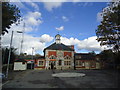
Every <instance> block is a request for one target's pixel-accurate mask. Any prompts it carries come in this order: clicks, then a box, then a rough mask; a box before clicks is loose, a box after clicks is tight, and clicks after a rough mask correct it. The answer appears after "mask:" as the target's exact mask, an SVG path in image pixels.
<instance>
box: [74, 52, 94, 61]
mask: <svg viewBox="0 0 120 90" xmlns="http://www.w3.org/2000/svg"><path fill="white" fill-rule="evenodd" d="M75 60H95V55H92V54H89V53H75Z"/></svg>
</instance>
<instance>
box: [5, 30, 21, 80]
mask: <svg viewBox="0 0 120 90" xmlns="http://www.w3.org/2000/svg"><path fill="white" fill-rule="evenodd" d="M13 32H14V31H12V34H11V40H10V50H9V54H8V63H7V70H6V78H8V70H9V63H10V56H11V47H12V40H13ZM17 33H20V31H17Z"/></svg>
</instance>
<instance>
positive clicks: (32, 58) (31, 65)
mask: <svg viewBox="0 0 120 90" xmlns="http://www.w3.org/2000/svg"><path fill="white" fill-rule="evenodd" d="M33 50H34V47H32V60H33ZM31 69H32V62H31Z"/></svg>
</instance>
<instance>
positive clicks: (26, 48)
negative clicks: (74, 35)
mask: <svg viewBox="0 0 120 90" xmlns="http://www.w3.org/2000/svg"><path fill="white" fill-rule="evenodd" d="M10 37H11V31H10V32H9V34H5V35H4V36H3V37H2V40H1V42H2V46H9V44H10ZM21 40H22V35H21V34H19V33H17V32H16V31H14V34H13V43H12V46H14V47H15V48H17V51H16V52H17V53H19V52H20V46H21ZM41 40H42V41H43V42H44V43H43V42H41ZM52 40H53V37H51V36H50V35H47V34H44V35H42V36H40V37H34V36H32V35H28V34H24V39H23V48H22V52H24V53H27V54H32V50H31V48H32V47H34V48H35V51H34V53H35V52H38V51H43V49H44V48H45V47H46V44H47V43H48V42H51V41H52Z"/></svg>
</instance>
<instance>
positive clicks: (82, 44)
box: [2, 2, 107, 55]
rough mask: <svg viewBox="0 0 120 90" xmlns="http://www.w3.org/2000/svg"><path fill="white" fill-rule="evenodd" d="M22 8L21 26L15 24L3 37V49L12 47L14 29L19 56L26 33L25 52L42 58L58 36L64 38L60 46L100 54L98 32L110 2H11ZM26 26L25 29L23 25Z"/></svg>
mask: <svg viewBox="0 0 120 90" xmlns="http://www.w3.org/2000/svg"><path fill="white" fill-rule="evenodd" d="M11 4H14V5H16V6H17V7H19V9H20V11H21V13H20V15H21V19H23V21H21V22H20V24H19V25H16V24H12V25H11V28H10V29H9V30H8V31H9V33H8V34H5V35H4V36H3V37H2V46H3V47H7V46H9V44H10V37H11V32H12V30H13V31H14V34H13V42H12V46H13V47H15V48H17V51H16V52H17V53H20V44H21V43H20V42H21V40H22V34H20V33H17V32H16V31H23V30H25V33H24V38H23V48H22V52H24V53H27V54H32V47H34V54H37V53H39V54H41V55H43V50H44V48H46V47H48V46H49V45H51V44H52V43H54V42H55V35H56V34H58V33H59V34H60V35H61V43H63V44H65V45H74V46H75V51H76V52H77V53H87V52H91V51H95V52H96V53H99V52H101V51H102V50H104V49H105V48H106V47H101V46H100V43H99V42H97V40H96V39H97V37H96V33H95V30H96V29H97V26H98V25H99V24H100V21H101V20H102V17H101V16H100V13H101V11H102V9H103V8H105V7H106V6H107V2H11ZM24 23H25V27H23V26H24Z"/></svg>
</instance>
